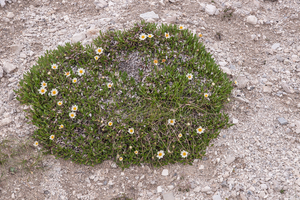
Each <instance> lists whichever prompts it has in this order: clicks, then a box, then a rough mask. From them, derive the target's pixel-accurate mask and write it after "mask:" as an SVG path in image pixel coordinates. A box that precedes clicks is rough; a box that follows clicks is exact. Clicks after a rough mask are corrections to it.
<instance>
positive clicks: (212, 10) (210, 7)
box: [205, 4, 217, 15]
mask: <svg viewBox="0 0 300 200" xmlns="http://www.w3.org/2000/svg"><path fill="white" fill-rule="evenodd" d="M216 11H217V8H216V6H214V5H211V4H207V5H206V6H205V12H206V13H207V14H209V15H214V14H215V13H216Z"/></svg>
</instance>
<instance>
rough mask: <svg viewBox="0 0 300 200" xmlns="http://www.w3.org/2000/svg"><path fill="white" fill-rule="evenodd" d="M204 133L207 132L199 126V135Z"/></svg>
mask: <svg viewBox="0 0 300 200" xmlns="http://www.w3.org/2000/svg"><path fill="white" fill-rule="evenodd" d="M204 131H205V129H204V128H202V127H201V126H199V127H198V128H197V133H199V134H201V133H203V132H204Z"/></svg>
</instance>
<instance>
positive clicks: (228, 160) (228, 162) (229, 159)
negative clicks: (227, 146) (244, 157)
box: [226, 156, 235, 165]
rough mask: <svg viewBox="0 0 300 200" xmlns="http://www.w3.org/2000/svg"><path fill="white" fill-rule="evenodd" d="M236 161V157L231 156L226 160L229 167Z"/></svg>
mask: <svg viewBox="0 0 300 200" xmlns="http://www.w3.org/2000/svg"><path fill="white" fill-rule="evenodd" d="M234 160H235V157H234V156H229V157H228V158H226V163H227V165H229V164H230V163H232V162H233V161H234Z"/></svg>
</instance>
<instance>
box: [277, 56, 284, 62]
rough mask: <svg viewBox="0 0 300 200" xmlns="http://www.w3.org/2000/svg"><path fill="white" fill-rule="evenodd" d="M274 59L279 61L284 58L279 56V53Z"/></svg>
mask: <svg viewBox="0 0 300 200" xmlns="http://www.w3.org/2000/svg"><path fill="white" fill-rule="evenodd" d="M276 59H277V60H278V61H279V62H283V61H284V58H283V57H281V56H280V55H276Z"/></svg>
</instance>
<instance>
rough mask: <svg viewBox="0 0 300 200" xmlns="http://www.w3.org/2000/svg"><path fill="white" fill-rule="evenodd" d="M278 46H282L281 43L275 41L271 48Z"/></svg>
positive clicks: (274, 48)
mask: <svg viewBox="0 0 300 200" xmlns="http://www.w3.org/2000/svg"><path fill="white" fill-rule="evenodd" d="M278 47H280V43H274V44H273V45H272V47H271V48H272V49H273V50H276V49H277V48H278Z"/></svg>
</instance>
